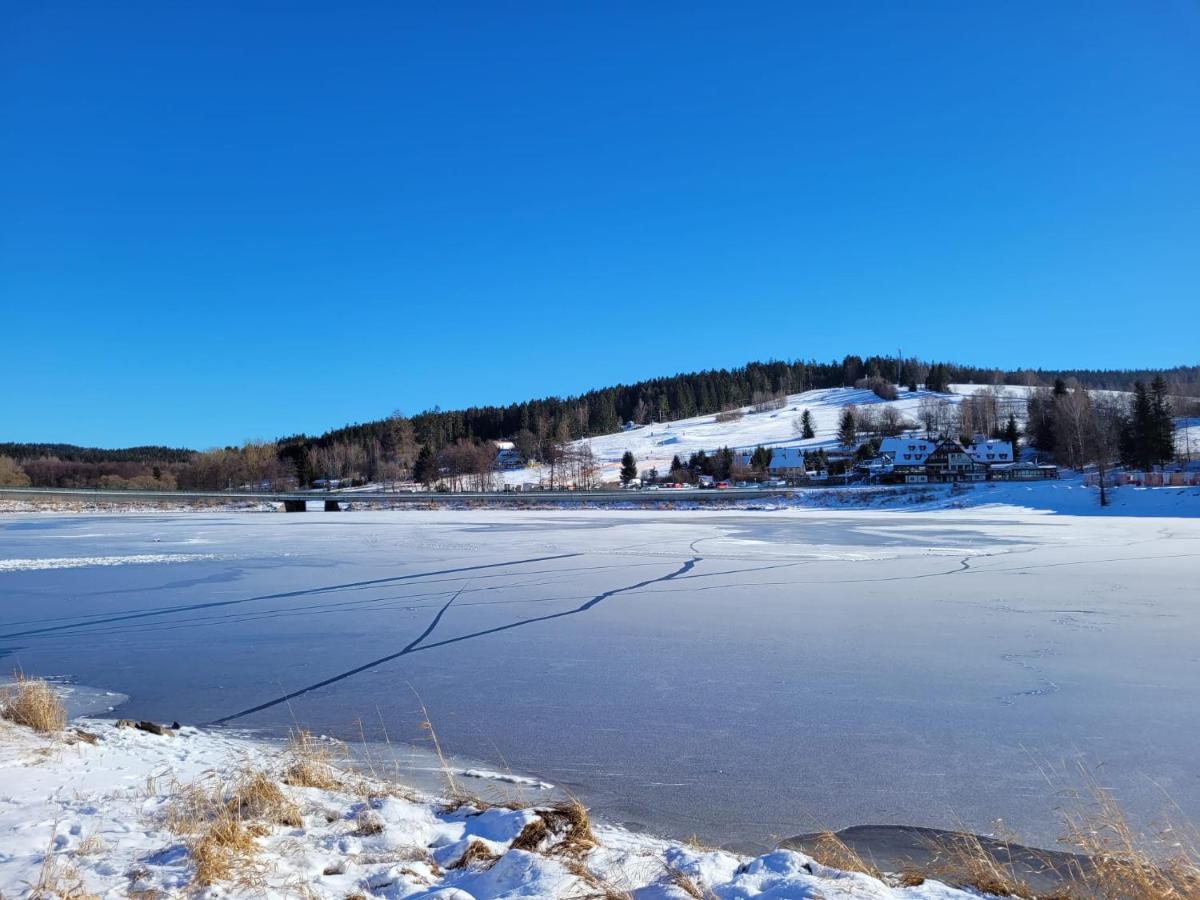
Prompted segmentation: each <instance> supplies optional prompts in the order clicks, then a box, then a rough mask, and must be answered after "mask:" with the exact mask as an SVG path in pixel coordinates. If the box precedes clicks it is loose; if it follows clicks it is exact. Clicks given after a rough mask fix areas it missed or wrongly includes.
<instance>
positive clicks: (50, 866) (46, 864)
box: [26, 827, 96, 900]
mask: <svg viewBox="0 0 1200 900" xmlns="http://www.w3.org/2000/svg"><path fill="white" fill-rule="evenodd" d="M57 832H58V828H57V827H55V828H52V829H51V830H50V844H49V846H48V847H47V848H46V855H45V856H43V857H42V867H41V869H40V870H39V871H38V880H37V882H36V883H35V884H33V885H32V886H31V887H30V889H29V893H28V894H27V895H26V896H27V897H28V898H29V900H96V895H95V894H91V893H89V892H88V890H87V887H86V886H85V885H84V883H83V879H82V878H81V877H80V875H79V871H78V870H77V869H76V868H75V867H74V866H73V865H71V863H70V862H69V861H68V860H66V859H65V858H64V857H63V856H62V855H61V854H59V853H56V852H55V850H54V842H55V837H56V835H57Z"/></svg>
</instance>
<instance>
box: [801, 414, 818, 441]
mask: <svg viewBox="0 0 1200 900" xmlns="http://www.w3.org/2000/svg"><path fill="white" fill-rule="evenodd" d="M800 426H801V427H802V428H803V429H804V430H803V432H802V433H801V437H803V438H804V440H806V441H807V440H811V439H812V438H815V437H816V436H817V432H816V431H815V430H814V429H813V420H812V413H810V412H809V411H808V410H807V409H806V410H805V411H804V412H803V413H801V415H800Z"/></svg>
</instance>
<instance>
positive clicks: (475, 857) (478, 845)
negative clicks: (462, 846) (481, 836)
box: [446, 840, 500, 869]
mask: <svg viewBox="0 0 1200 900" xmlns="http://www.w3.org/2000/svg"><path fill="white" fill-rule="evenodd" d="M499 858H500V857H499V856H497V855H496V854H495V853H493V852H492V851H491V850H490V849H488V846H487V844H485V843H483V841H476V840H470V841H468V842H467V849H466V850H464V851H463V855H462V856H460V857H459V858H458V859H456V860H455V861H454V862H452V863H450V865H448V866H446V868H447V869H465V868H479V869H487V868H490V867H491V866H492V864H493V863H495V861H496V860H498V859H499Z"/></svg>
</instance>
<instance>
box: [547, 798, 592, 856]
mask: <svg viewBox="0 0 1200 900" xmlns="http://www.w3.org/2000/svg"><path fill="white" fill-rule="evenodd" d="M538 815H539V816H541V817H542V819H543V820H544V821H545V822H546V827H547V828H549V829H550V831H552V832H554V833H555V834H561V835H562V836H561V838H560V839H559V841H558V843H557V844H556V845H555V850H556V851H558V852H560V853H586V852H587V851H588V850H591V849H592V848H593V847H596V846H599V844H600V842H599V841H598V840H596V835H595V833H594V832H593V831H592V823H591V820H590V819H589V818H588V811H587V808H586V807H585V806H584V805H583V804H582V803H580V802H579V801H578V800H577V799H575V798H574V797H569V798H567V799H566V800H563V801H562V802H560V803H556V804H555V805H554V806H552V807H550V808H549V809H543V810H539V811H538Z"/></svg>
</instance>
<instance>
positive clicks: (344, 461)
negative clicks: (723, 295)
mask: <svg viewBox="0 0 1200 900" xmlns="http://www.w3.org/2000/svg"><path fill="white" fill-rule="evenodd" d="M1158 376H1161V377H1162V379H1163V380H1164V382H1165V383H1166V386H1167V389H1168V391H1169V393H1170V394H1171V395H1173V396H1175V397H1200V365H1193V366H1176V367H1173V368H1169V369H1161V370H1153V369H1142V370H1127V369H1107V370H1059V369H1037V370H1029V369H1020V370H1008V371H1005V370H1001V369H990V368H984V367H979V366H968V365H961V364H958V363H930V362H924V361H921V360H918V359H915V358H898V357H894V356H892V357H888V356H868V357H865V358H864V357H859V356H854V355H850V356H846V357H844V358H843V359H842V360H840V361H830V362H817V361H815V360H807V361H801V360H796V361H792V362H785V361H772V362H752V363H748V364H747V365H745V366H742V367H739V368H734V369H708V370H704V371H699V372H688V373H682V374H678V375H672V376H668V377H662V378H652V379H648V380H645V381H639V382H634V383H631V384H618V385H613V386H611V387H606V388H599V389H596V390H592V391H588V392H586V393H584V394H580V395H578V396H572V397H545V398H542V399H539V400H528V401H525V402H521V403H512V404H509V405H507V406H479V407H470V408H467V409H459V410H440V409H437V408H436V407H435V408H434V409H431V410H427V411H425V412H421V413H418V414H416V415H414V416H411V417H406V416H403V415H400V414H395V415H392V416H390V417H388V418H385V419H380V420H378V421H374V422H366V423H362V424H354V425H347V426H344V427H342V428H337V429H333V430H331V431H328V432H326V433H324V434H322V435H320V436H310V435H304V434H299V435H293V436H291V437H286V438H281V439H279V440H276V441H266V442H252V443H248V444H246V445H244V446H242V447H236V448H235V447H227V448H224V449H219V450H208V451H204V452H201V453H197V452H195V451H192V450H187V449H181V448H170V447H131V448H127V449H122V450H100V449H95V448H90V447H77V446H74V445H70V444H16V443H7V444H0V484H6V483H7V484H13V483H16V484H22V483H33V484H35V485H39V486H49V487H162V488H173V487H176V486H178V487H181V488H185V487H190V488H222V487H227V486H237V485H245V484H261V483H264V482H271V483H273V484H279V483H283V482H292V483H294V482H295V481H296V480H299V481H300V482H301V483H304V484H308V483H310V482H311V481H312V480H313V479H314V478H317V477H319V476H320V475H328V476H330V477H336V478H349V479H352V480H360V479H371V480H375V479H380V478H388V479H393V478H402V477H407V476H408V475H409V474H410V473H411V472H412V470H413V467H414V465H417V464H418V460H419V458H424V459H426V460H427V461H429V462H427V465H432V466H435V469H434V470H435V471H436V466H437V465H438V464H443V467H444V464H445V463H446V460H444V459H442V455H444V454H448V455H450V456H453V455H454V454H456V453H457V454H458V455H459V456H464V455H467V454H469V453H470V452H472V448H476V449H478V445H480V444H481V443H482V442H486V441H490V440H498V439H510V440H513V441H515V442H516V444H517V449H518V451H519V452H520V454H521V455H522V457H524V458H526V459H541V458H543V457H544V455H545V453H547V452H552V448H553V447H554V446H556V445H562V444H563V443H564V442H566V441H569V440H572V439H576V438H581V437H590V436H594V435H600V434H609V433H612V432H615V431H617V430H618V429H619V428H620V427H621V424H622V423H623V422H628V421H632V422H638V423H642V422H649V421H652V420H653V421H671V420H675V419H682V418H687V417H690V416H696V415H704V414H707V413H716V412H720V411H722V410H726V409H732V408H736V407H742V406H752V405H755V404H759V403H769V402H772V401H774V400H776V399H777V398H779V397H781V396H782V395H785V394H789V393H796V392H799V391H804V390H809V389H813V388H829V387H841V386H850V385H855V384H861V383H864V382H868V381H874V382H876V383H883V382H888V383H891V382H898V383H900V384H902V385H915V384H918V383H920V384H923V385H925V386H926V387H927V388H928V389H930V390H935V391H939V390H941V391H944V390H946V389H947V387H948V385H949V384H951V383H977V384H980V383H982V384H1020V385H1045V386H1050V385H1053V384H1054V383H1055V382H1056V381H1062V382H1065V383H1069V384H1077V385H1079V386H1082V387H1085V388H1093V389H1109V390H1130V389H1131V388H1132V387H1133V385H1134V383H1135V382H1137V381H1141V382H1144V383H1149V382H1150V381H1152V380H1153V379H1154V378H1156V377H1158ZM1182 406H1183V404H1182V403H1180V404H1177V409H1178V408H1181V407H1182ZM548 448H550V449H549V450H548ZM451 464H457V463H453V461H452V460H451Z"/></svg>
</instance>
